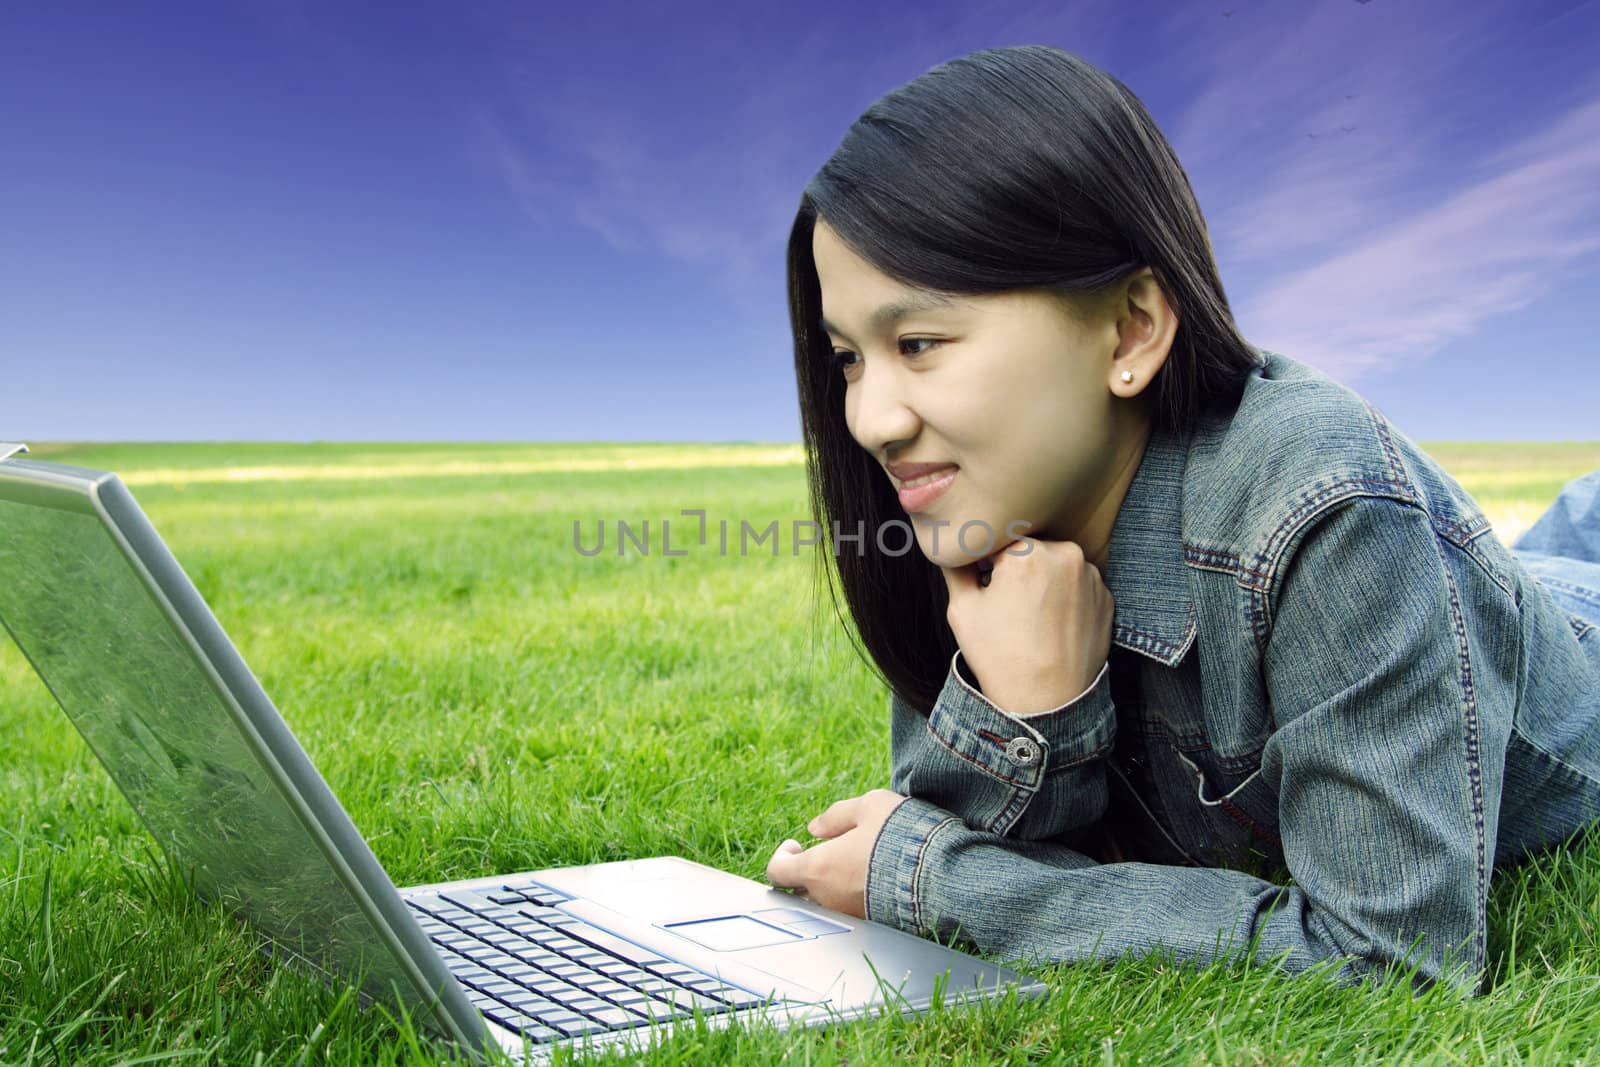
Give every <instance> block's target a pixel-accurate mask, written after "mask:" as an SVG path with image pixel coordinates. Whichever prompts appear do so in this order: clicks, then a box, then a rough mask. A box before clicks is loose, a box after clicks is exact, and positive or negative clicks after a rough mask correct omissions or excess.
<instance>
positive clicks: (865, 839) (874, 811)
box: [767, 789, 906, 919]
mask: <svg viewBox="0 0 1600 1067" xmlns="http://www.w3.org/2000/svg"><path fill="white" fill-rule="evenodd" d="M905 799H906V798H905V797H903V796H901V795H900V794H899V793H891V792H889V790H887V789H874V790H873V791H872V792H870V793H863V794H862V795H861V796H858V797H851V798H850V799H849V800H841V801H838V802H837V803H835V804H833V805H831V806H829V808H828V810H827V811H825V812H823V813H822V814H821V815H818V816H817V817H816V818H815V819H812V820H811V822H810V824H809V825H807V826H806V829H807V830H808V831H809V832H810V833H811V836H813V837H823V838H828V839H829V840H826V841H824V842H823V843H822V844H820V845H813V846H812V847H811V848H810V849H802V848H801V847H800V842H798V841H793V840H790V841H785V842H784V843H783V844H781V845H779V846H778V850H777V851H776V852H774V853H773V854H772V859H770V860H769V861H767V881H769V882H771V883H772V884H773V885H775V886H777V887H778V888H780V889H798V890H800V891H801V892H803V893H804V894H805V895H806V896H808V897H810V898H811V899H812V900H814V901H816V902H817V903H818V904H821V905H822V906H823V907H825V908H832V909H833V910H834V911H842V912H844V913H845V914H846V915H853V916H855V917H856V918H858V919H864V918H866V917H867V916H866V889H867V861H868V860H869V859H871V858H872V846H873V843H874V842H876V841H877V840H878V831H879V830H881V829H883V824H884V822H886V821H887V820H888V818H889V814H890V813H891V812H892V811H894V809H895V808H898V807H899V806H900V803H901V801H903V800H905Z"/></svg>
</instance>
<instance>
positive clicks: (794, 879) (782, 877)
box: [767, 838, 806, 889]
mask: <svg viewBox="0 0 1600 1067" xmlns="http://www.w3.org/2000/svg"><path fill="white" fill-rule="evenodd" d="M805 867H806V854H805V849H803V848H801V847H800V842H798V841H795V840H793V839H792V838H791V839H790V840H788V841H785V842H784V843H783V844H781V845H779V846H778V848H777V851H775V852H774V853H773V854H772V858H771V859H770V860H768V861H767V881H769V882H771V883H772V884H773V885H775V886H777V887H779V888H780V889H803V888H805V884H806V880H805Z"/></svg>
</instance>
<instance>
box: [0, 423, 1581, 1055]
mask: <svg viewBox="0 0 1600 1067" xmlns="http://www.w3.org/2000/svg"><path fill="white" fill-rule="evenodd" d="M1429 449H1430V451H1431V452H1433V454H1434V455H1436V456H1437V457H1438V458H1439V459H1440V460H1441V462H1443V464H1444V465H1445V467H1446V468H1447V469H1448V470H1450V471H1451V472H1452V473H1453V474H1455V475H1456V476H1457V477H1458V478H1459V480H1460V481H1461V482H1462V483H1463V484H1464V485H1465V486H1466V487H1467V488H1468V489H1469V490H1470V491H1472V492H1473V493H1474V494H1475V495H1476V496H1477V497H1478V499H1479V501H1480V503H1482V505H1483V506H1484V509H1485V511H1486V513H1487V514H1488V515H1489V517H1490V519H1491V521H1492V522H1493V523H1494V525H1495V529H1496V532H1497V534H1499V535H1500V536H1501V537H1502V538H1503V539H1505V540H1507V541H1510V540H1511V539H1513V538H1514V537H1515V536H1516V534H1517V533H1518V532H1520V531H1521V530H1522V529H1524V528H1525V527H1526V526H1527V525H1528V524H1530V523H1531V522H1532V521H1533V519H1534V518H1535V517H1536V516H1537V515H1538V513H1539V512H1540V511H1542V510H1543V508H1544V507H1545V506H1547V505H1548V503H1549V502H1550V500H1551V499H1553V498H1554V496H1555V494H1556V492H1557V490H1558V489H1559V487H1560V485H1561V484H1562V483H1563V482H1564V481H1566V480H1567V479H1569V478H1571V477H1574V476H1576V475H1578V474H1581V473H1583V472H1585V471H1588V470H1591V469H1594V468H1596V467H1600V444H1583V445H1474V444H1438V445H1433V446H1429ZM34 458H45V459H52V460H59V461H62V462H67V463H74V464H79V465H83V466H89V467H101V468H107V469H112V470H116V471H118V472H120V473H121V474H122V475H123V477H124V480H125V481H127V482H128V484H129V485H130V486H131V487H132V488H133V491H134V493H135V494H136V496H137V497H138V498H139V500H140V502H141V504H142V505H143V507H144V509H145V511H146V512H147V514H148V515H149V516H150V517H151V519H152V521H153V522H154V523H155V525H156V527H157V529H158V530H160V531H161V533H162V534H163V535H164V537H165V538H166V539H167V542H168V544H169V545H170V546H171V547H172V549H173V551H174V553H175V554H176V555H177V557H178V558H179V560H181V561H182V562H183V564H184V566H185V567H186V569H187V570H188V573H189V575H190V577H191V578H192V579H193V580H194V582H195V584H196V585H197V586H198V587H199V589H200V591H201V592H202V594H203V595H204V596H205V597H206V599H207V601H208V602H209V603H210V605H211V607H212V609H213V611H214V612H215V613H216V614H217V616H218V617H219V619H220V620H221V621H222V624H223V626H224V627H225V628H226V629H227V630H228V632H229V633H230V634H231V636H232V637H233V639H234V641H235V643H236V644H237V645H238V646H239V648H240V650H241V651H242V652H243V654H244V655H245V657H246V659H247V661H248V662H249V663H250V665H251V667H252V668H253V669H254V671H255V673H256V675H257V677H258V678H259V679H260V680H261V682H262V684H263V686H264V687H265V689H266V690H267V692H268V693H269V694H271V696H272V697H273V699H274V701H275V702H276V703H277V705H278V707H279V708H280V709H281V710H282V712H283V715H284V717H285V718H286V719H287V720H288V722H289V723H290V725H291V726H292V727H293V728H294V730H295V732H296V734H297V735H298V736H299V738H300V740H301V743H302V744H303V745H304V747H305V748H306V750H307V751H308V752H309V754H310V755H311V757H312V759H313V760H314V761H315V762H316V764H317V765H318V767H319V768H320V769H321V771H322V773H323V775H324V777H325V778H326V779H327V780H328V782H329V784H330V785H331V786H332V788H333V790H334V792H335V793H336V794H337V795H338V796H339V798H340V799H341V800H342V802H343V803H344V805H345V807H346V808H347V809H348V810H349V812H350V814H351V816H352V818H353V819H354V821H355V823H356V825H357V826H358V827H360V828H361V830H362V831H363V832H364V833H365V834H366V835H367V837H368V840H369V841H370V842H371V844H372V848H373V850H374V851H375V852H376V853H377V856H378V858H379V859H380V860H381V861H382V863H383V864H384V866H385V867H386V868H387V869H388V871H389V872H390V874H391V875H392V876H393V878H394V879H395V881H396V882H397V883H398V884H401V885H407V884H418V883H425V882H434V881H443V880H447V879H452V878H464V877H475V876H479V875H485V874H493V873H500V872H512V871H521V870H528V869H533V868H539V867H546V866H557V865H565V864H578V863H588V862H594V861H602V860H614V859H623V858H634V857H642V856H653V855H661V854H678V855H683V856H687V857H689V858H691V859H695V860H699V861H701V862H704V863H707V864H710V865H712V866H716V867H721V868H725V869H728V870H731V871H735V872H737V873H740V874H744V875H748V876H751V877H755V878H760V877H761V874H762V871H763V869H764V867H765V863H766V859H767V857H768V856H769V855H770V853H771V851H772V849H773V847H774V846H775V845H776V843H777V842H779V841H781V840H782V839H783V838H784V837H788V836H794V837H799V838H801V839H804V835H803V833H802V831H803V828H804V825H805V822H806V820H807V819H809V818H810V817H811V816H812V815H813V814H815V813H816V812H818V811H819V810H821V808H822V807H823V806H824V805H826V804H827V803H829V802H830V801H832V800H834V799H837V798H839V797H843V796H847V795H852V794H855V793H859V792H862V791H865V790H867V789H870V788H873V787H876V786H881V785H884V784H886V778H887V766H888V739H887V730H886V719H887V696H886V693H885V691H884V690H883V689H882V688H881V686H880V685H879V684H878V683H876V682H875V681H874V680H873V678H872V676H871V675H870V673H869V672H868V670H867V669H866V667H865V666H864V665H863V664H862V663H860V662H859V661H858V660H857V659H856V658H855V656H854V654H853V653H852V652H851V651H850V649H849V646H848V644H847V642H846V640H845V638H844V637H843V635H842V634H841V633H840V632H839V628H838V626H837V625H836V624H834V623H833V621H832V620H831V617H829V616H828V615H827V614H826V612H825V611H821V610H819V609H818V607H817V601H815V600H814V590H813V587H812V583H811V575H812V569H811V563H810V559H809V557H808V555H806V554H802V555H800V556H798V557H797V556H795V555H792V554H791V552H792V548H791V545H792V537H791V530H792V527H791V523H792V522H793V521H794V520H796V519H800V518H803V517H804V516H805V515H806V508H805V486H804V476H803V468H802V467H801V466H800V458H799V450H798V447H797V446H793V445H781V444H779V445H728V446H704V447H696V446H685V445H639V446H619V445H603V444H596V445H534V446H502V445H460V446H455V445H449V446H446V445H364V444H363V445H355V444H351V445H304V446H296V445H228V446H177V445H125V446H111V445H92V446H91V445H82V446H70V445H58V446H50V447H39V448H37V449H36V450H35V454H34ZM684 508H704V509H705V510H706V512H707V518H708V520H709V522H710V530H709V533H710V537H709V538H708V542H707V544H706V546H704V547H702V546H699V545H698V544H697V543H696V542H695V538H694V537H693V536H692V534H691V531H693V530H694V526H693V520H691V519H687V518H680V516H679V512H680V510H681V509H684ZM602 518H604V519H605V520H607V524H608V526H611V525H612V524H613V523H614V522H615V520H617V519H622V520H625V521H627V522H629V523H630V525H632V526H633V527H634V528H635V529H636V530H637V529H638V527H639V526H640V524H641V523H642V521H643V520H645V519H648V520H650V529H651V537H652V542H651V552H650V554H649V555H642V554H640V553H639V552H636V551H631V550H630V551H629V552H628V553H627V554H626V555H624V556H622V557H620V558H619V556H618V555H617V554H616V552H615V541H614V540H608V541H607V544H606V550H605V551H604V552H602V553H601V554H599V555H597V556H594V557H588V556H585V555H582V554H580V553H579V552H578V551H576V550H575V548H574V533H573V524H574V521H575V520H581V521H582V523H583V526H582V531H583V533H582V540H583V543H584V544H585V545H586V546H592V544H593V537H594V530H595V524H596V522H597V521H598V520H600V519H602ZM664 518H665V519H672V520H673V533H672V540H673V545H674V550H675V551H676V550H677V549H678V548H680V547H687V554H686V555H684V556H663V555H662V554H661V552H660V542H659V537H660V524H661V520H662V519H664ZM719 520H726V521H727V522H728V524H729V527H730V534H731V538H730V550H729V551H728V552H727V553H726V554H724V553H722V552H720V551H719V550H718V543H717V542H718V521H719ZM773 520H776V521H777V522H778V523H779V527H780V531H781V533H780V537H781V542H780V546H779V547H780V554H779V556H778V557H777V558H773V557H772V556H771V555H770V554H765V552H763V553H751V554H750V555H748V556H745V557H741V556H740V555H739V553H738V552H737V549H736V547H735V546H736V544H737V535H738V526H739V523H740V522H741V521H748V522H749V523H750V524H751V525H752V526H753V527H755V528H756V529H761V528H763V527H765V526H766V524H767V523H769V522H771V521H773ZM3 533H4V532H3V531H0V536H3ZM614 533H615V529H614V526H612V528H611V529H608V530H607V535H608V537H610V536H612V535H614ZM824 602H825V598H824ZM1597 899H1600V847H1597V846H1594V845H1591V846H1585V847H1580V848H1577V849H1575V850H1573V851H1567V850H1560V851H1557V852H1555V853H1552V854H1551V855H1549V856H1548V857H1546V858H1544V859H1543V860H1541V861H1540V862H1539V863H1537V864H1534V865H1529V866H1526V867H1524V868H1521V869H1518V870H1517V871H1514V872H1509V873H1502V874H1500V875H1499V876H1497V879H1496V882H1495V884H1494V887H1493V893H1492V900H1491V912H1492V920H1493V942H1492V951H1493V956H1494V960H1495V971H1494V974H1493V981H1492V987H1491V988H1490V990H1489V992H1488V993H1487V994H1486V995H1484V996H1482V997H1480V998H1478V999H1476V1000H1473V1001H1470V1002H1464V1003H1463V1002H1459V1001H1456V1000H1453V999H1452V998H1451V997H1450V996H1449V995H1448V994H1447V993H1446V992H1445V991H1443V990H1436V991H1433V992H1430V993H1428V994H1426V995H1424V996H1422V997H1417V998H1413V997H1412V996H1411V995H1410V993H1409V991H1408V990H1407V989H1406V988H1404V987H1403V986H1394V987H1387V988H1380V989H1338V988H1331V987H1328V986H1326V985H1324V984H1322V983H1320V982H1317V981H1316V980H1314V979H1304V978H1302V979H1295V978H1284V977H1280V976H1276V975H1274V974H1271V973H1268V972H1266V971H1264V970H1259V969H1242V968H1238V967H1215V968H1210V969H1207V970H1202V971H1195V970H1193V969H1190V968H1180V967H1174V966H1173V965H1172V964H1171V963H1170V962H1165V961H1163V960H1161V959H1159V958H1157V957H1151V958H1148V959H1129V960H1125V961H1123V962H1121V963H1119V964H1117V965H1115V966H1113V967H1109V968H1102V967H1099V966H1079V967H1072V966H1065V967H1056V968H1025V969H1026V970H1029V971H1030V973H1035V974H1039V975H1041V976H1042V977H1043V978H1044V979H1045V980H1046V981H1047V982H1048V983H1049V985H1050V987H1051V990H1052V993H1051V995H1050V996H1049V997H1048V998H1045V999H1043V1000H1039V1001H1034V1002H1030V1003H1027V1004H1017V1003H1014V1002H1001V1003H996V1004H993V1005H989V1006H986V1007H984V1008H982V1009H980V1010H977V1011H972V1012H954V1011H952V1012H940V1013H935V1014H934V1015H932V1016H927V1017H923V1018H919V1019H915V1020H902V1019H900V1018H897V1017H895V1018H883V1019H876V1020H871V1021H867V1022H862V1023H856V1024H851V1025H846V1026H838V1027H833V1028H829V1029H825V1030H816V1031H805V1032H799V1033H792V1034H778V1033H774V1032H771V1031H766V1030H756V1031H745V1030H736V1031H731V1032H713V1031H709V1030H699V1031H689V1032H684V1033H680V1034H679V1035H677V1036H676V1037H674V1038H673V1039H672V1040H671V1041H669V1042H667V1043H665V1044H664V1045H662V1046H660V1047H659V1048H658V1049H657V1050H655V1052H654V1053H653V1054H652V1056H651V1057H650V1058H649V1062H652V1063H663V1064H666V1063H673V1064H677V1063H682V1064H699V1063H706V1062H724V1063H726V1062H771V1063H777V1062H779V1061H783V1062H785V1063H791V1064H843V1063H849V1064H875V1063H883V1064H891V1063H892V1064H903V1063H906V1062H937V1063H944V1062H967V1061H996V1062H1010V1063H1035V1062H1045V1061H1049V1062H1070V1063H1097V1064H1103V1063H1169V1062H1207V1063H1230V1064H1231V1063H1239V1064H1263V1063H1273V1064H1280V1063H1281V1064H1290V1063H1295V1064H1297V1063H1310V1062H1328V1063H1353V1062H1378V1061H1381V1062H1390V1061H1393V1060H1397V1059H1405V1060H1419V1061H1436V1062H1447V1063H1454V1062H1481V1061H1483V1060H1486V1059H1493V1060H1505V1061H1508V1062H1519V1063H1520V1062H1529V1063H1573V1062H1579V1061H1583V1060H1588V1061H1590V1062H1600V1057H1597V1054H1596V1052H1595V1051H1594V1049H1596V1048H1597V1047H1600V932H1597V928H1596V919H1595V912H1594V910H1593V908H1594V901H1595V900H1597ZM448 1056H449V1050H448V1049H445V1048H440V1047H431V1046H428V1045H427V1044H426V1043H425V1041H424V1039H423V1038H421V1037H419V1036H417V1035H416V1034H415V1032H414V1031H413V1030H412V1029H411V1028H410V1027H409V1026H408V1025H406V1024H405V1023H404V1022H396V1021H394V1020H392V1019H390V1018H387V1017H386V1016H385V1015H384V1014H382V1013H380V1012H361V1011H358V1010H357V1009H356V1008H355V1006H354V1005H353V1003H352V1001H351V999H350V998H349V997H348V996H347V995H345V994H343V993H342V992H341V991H339V990H330V989H327V988H324V987H323V986H321V985H319V984H318V983H316V982H314V981H312V980H309V979H307V978H304V977H301V976H299V975H297V974H295V973H292V972H288V971H285V970H283V969H281V968H275V967H272V966H270V965H268V964H266V963H265V962H263V961H262V960H261V959H260V958H259V957H258V956H257V955H256V953H255V951H254V943H253V941H252V939H251V937H250V936H249V935H248V933H246V932H245V931H244V930H243V929H242V928H240V927H239V926H238V925H237V924H236V923H234V922H233V921H232V920H231V919H230V918H228V916H226V915H225V914H223V913H221V912H220V911H219V910H218V909H216V908H213V907H208V906H202V905H200V904H199V903H197V902H195V901H194V900H193V899H191V897H190V896H189V895H188V893H187V892H186V890H185V889H184V888H183V886H182V884H181V882H180V881H179V880H178V879H177V878H176V877H175V876H174V875H173V873H172V870H171V868H170V867H169V866H168V864H167V862H166V860H165V858H164V857H163V856H162V855H161V854H159V852H157V851H156V850H155V848H154V846H153V844H152V842H151V840H150V838H149V836H148V835H147V834H146V833H145V831H144V829H143V827H142V825H141V824H140V822H139V821H138V819H137V817H136V816H135V815H134V814H133V812H132V810H131V809H130V808H129V806H128V804H127V803H126V801H125V800H124V799H123V797H122V795H121V793H119V792H118V791H117V789H116V788H115V787H114V786H113V785H112V783H111V781H110V779H109V778H108V776H107V775H106V773H105V771H104V770H103V768H102V767H101V765H100V764H99V762H98V761H97V760H96V759H95V758H94V756H93V755H92V754H91V753H90V751H89V750H88V748H87V747H86V745H85V744H84V743H83V741H82V740H81V738H80V737H79V735H78V734H77V733H76V732H75V731H74V730H73V728H72V726H71V724H70V723H69V722H68V720H67V719H66V717H65V716H64V715H62V714H61V712H60V711H59V709H58V708H57V707H56V706H55V704H54V702H53V700H52V699H51V697H50V696H49V694H48V693H47V692H46V691H45V689H44V687H43V686H42V685H40V684H39V682H38V679H37V677H36V676H35V675H34V674H33V673H32V670H31V669H30V668H29V667H28V665H27V663H26V662H25V661H24V660H23V658H22V656H21V655H20V654H19V653H18V651H17V649H16V648H15V646H14V645H12V644H11V642H10V641H9V640H8V639H7V640H0V1063H3V1064H17V1063H22V1064H32V1063H108V1064H109V1063H149V1062H166V1061H169V1060H185V1059H191V1058H192V1059H194V1060H197V1061H201V1062H211V1061H217V1062H229V1063H247V1064H249V1063H286V1064H289V1063H293V1064H298V1063H306V1062H340V1063H368V1062H400V1061H404V1062H407V1063H416V1062H431V1061H432V1060H434V1059H435V1058H438V1059H447V1058H448Z"/></svg>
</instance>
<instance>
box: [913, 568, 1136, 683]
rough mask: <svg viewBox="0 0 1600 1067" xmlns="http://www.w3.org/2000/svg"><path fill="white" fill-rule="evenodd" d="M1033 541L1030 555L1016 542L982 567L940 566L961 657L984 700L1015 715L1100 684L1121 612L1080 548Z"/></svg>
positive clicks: (949, 616) (946, 615)
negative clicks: (1113, 624) (1115, 616)
mask: <svg viewBox="0 0 1600 1067" xmlns="http://www.w3.org/2000/svg"><path fill="white" fill-rule="evenodd" d="M1027 540H1028V541H1030V542H1031V543H1032V544H1031V547H1030V548H1028V550H1027V551H1026V552H1025V553H1022V547H1021V545H1020V543H1019V542H1012V543H1011V544H1009V545H1007V546H1006V547H1005V548H1003V549H1001V550H999V551H996V552H994V553H992V554H991V555H989V556H987V557H985V558H984V559H981V560H978V561H977V562H976V563H971V564H968V565H966V566H964V567H941V568H940V570H941V571H943V572H944V580H945V585H946V586H948V587H949V590H950V607H949V609H948V610H947V611H946V612H945V618H946V619H947V620H948V621H949V623H950V629H951V630H952V631H953V632H954V633H955V637H956V643H957V644H958V645H960V646H961V655H962V658H963V659H965V660H966V661H967V666H968V667H970V668H972V673H973V674H974V675H976V676H977V679H978V685H979V687H980V688H981V689H982V690H983V695H984V696H986V697H988V698H989V700H990V702H992V703H994V704H995V705H997V706H998V707H1000V708H1002V709H1003V710H1005V711H1009V712H1011V713H1012V714H1013V715H1034V714H1038V713H1039V712H1042V711H1049V710H1050V709H1051V708H1056V707H1060V706H1061V705H1062V704H1065V703H1066V702H1067V701H1069V700H1072V699H1073V698H1075V697H1077V696H1078V695H1079V694H1081V693H1082V692H1083V691H1084V690H1086V689H1088V688H1089V686H1090V685H1091V684H1093V682H1094V680H1095V678H1096V677H1097V676H1098V675H1099V674H1100V668H1101V667H1102V666H1104V665H1105V662H1106V657H1107V656H1109V655H1110V654H1111V619H1112V616H1113V614H1114V609H1115V605H1114V604H1113V602H1112V599H1111V591H1110V590H1108V589H1107V588H1106V586H1105V583H1104V582H1103V581H1101V580H1100V569H1099V568H1098V567H1096V566H1095V565H1094V564H1093V563H1090V562H1089V561H1088V560H1087V559H1085V558H1084V555H1083V549H1082V548H1080V547H1079V546H1078V545H1077V543H1076V542H1073V541H1041V540H1039V539H1037V538H1028V539H1027ZM1015 553H1022V554H1015ZM991 567H992V570H990V573H989V574H988V578H987V584H984V583H983V582H982V581H980V578H981V576H982V574H983V572H984V571H985V570H989V568H991Z"/></svg>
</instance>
